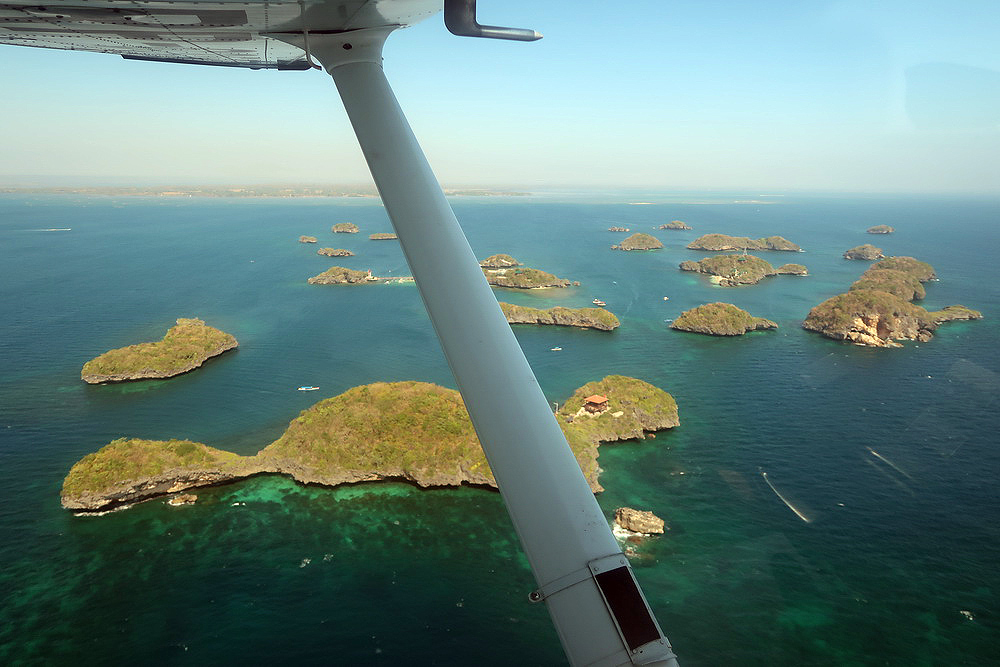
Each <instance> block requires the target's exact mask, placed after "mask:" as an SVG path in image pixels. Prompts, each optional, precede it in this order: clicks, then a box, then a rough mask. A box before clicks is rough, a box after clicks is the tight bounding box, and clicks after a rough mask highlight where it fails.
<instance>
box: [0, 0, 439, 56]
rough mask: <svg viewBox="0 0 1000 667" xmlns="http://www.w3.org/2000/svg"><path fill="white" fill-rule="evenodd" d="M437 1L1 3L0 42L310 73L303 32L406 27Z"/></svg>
mask: <svg viewBox="0 0 1000 667" xmlns="http://www.w3.org/2000/svg"><path fill="white" fill-rule="evenodd" d="M440 10H441V0H298V1H284V2H283V1H281V0H278V1H276V2H275V1H265V0H239V1H237V2H225V1H223V2H205V1H200V0H187V1H183V0H182V1H179V2H174V1H172V0H143V1H131V0H52V1H51V2H44V4H39V3H38V2H16V1H15V2H11V1H9V0H8V1H6V2H3V1H0V44H9V45H14V46H35V47H42V48H50V49H67V50H71V51H95V52H98V53H116V54H118V55H121V56H122V57H124V58H129V59H136V60H155V61H161V62H177V63H191V64H197V65H224V66H229V67H249V68H251V69H308V68H309V67H310V62H309V59H308V58H307V57H306V53H305V52H304V51H303V50H302V49H301V48H299V47H297V46H293V45H291V44H288V43H286V42H285V41H284V39H283V38H284V37H285V36H286V35H287V36H289V37H292V38H297V41H299V42H301V41H302V39H301V35H302V33H303V32H305V31H308V32H310V33H320V34H322V33H326V34H329V33H338V32H346V31H351V30H359V29H364V28H376V27H383V26H400V27H402V26H407V25H411V24H413V23H417V22H418V21H421V20H423V19H425V18H427V17H429V16H432V15H433V14H435V13H437V12H438V11H440Z"/></svg>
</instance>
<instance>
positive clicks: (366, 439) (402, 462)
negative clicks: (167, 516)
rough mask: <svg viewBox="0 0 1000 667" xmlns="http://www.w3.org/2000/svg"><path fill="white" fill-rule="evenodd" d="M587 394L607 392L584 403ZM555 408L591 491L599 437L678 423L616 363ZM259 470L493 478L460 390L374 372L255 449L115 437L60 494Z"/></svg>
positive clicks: (325, 478)
mask: <svg viewBox="0 0 1000 667" xmlns="http://www.w3.org/2000/svg"><path fill="white" fill-rule="evenodd" d="M592 394H602V395H603V396H605V397H606V398H607V399H608V400H607V402H606V403H604V404H603V405H601V406H598V407H597V408H594V407H593V406H590V407H585V399H586V398H587V397H590V396H591V395H592ZM557 420H558V422H559V424H560V426H561V427H562V429H563V432H564V433H565V434H566V437H567V440H568V441H569V443H570V447H571V449H572V450H573V453H574V455H575V456H576V458H577V461H578V462H579V463H580V467H581V469H582V470H583V471H584V474H585V475H586V477H587V480H588V482H589V484H590V486H591V488H592V489H593V490H594V491H595V492H597V491H601V490H602V489H601V486H600V484H599V483H598V474H599V473H600V468H599V466H598V465H597V456H598V451H597V447H598V445H599V444H600V443H601V442H612V441H615V440H628V439H632V438H642V437H644V436H645V433H647V432H651V431H658V430H661V429H666V428H671V427H674V426H677V425H678V424H679V423H680V421H679V419H678V414H677V403H676V402H675V401H674V399H673V397H672V396H670V394H668V393H667V392H665V391H663V390H661V389H658V388H656V387H654V386H652V385H650V384H648V383H646V382H643V381H641V380H637V379H634V378H628V377H623V376H619V375H612V376H609V377H606V378H604V379H603V380H601V381H599V382H591V383H589V384H587V385H585V386H583V387H581V388H580V389H578V390H577V391H576V392H575V393H574V394H573V396H572V397H571V398H570V399H569V400H568V401H567V402H566V403H565V404H564V405H563V406H562V408H561V409H560V410H559V412H558V414H557ZM263 473H270V474H283V475H289V476H291V477H292V478H293V479H295V480H297V481H299V482H301V483H304V484H323V485H327V486H336V485H338V484H344V483H356V482H365V481H376V480H383V479H401V480H407V481H410V482H412V483H414V484H417V485H419V486H424V487H428V486H457V485H460V484H477V485H483V486H492V487H495V486H496V482H495V480H494V478H493V474H492V472H491V471H490V469H489V465H488V464H487V462H486V458H485V456H484V455H483V451H482V448H481V447H480V445H479V442H478V440H477V438H476V435H475V431H474V430H473V428H472V423H471V421H470V420H469V417H468V413H467V412H466V410H465V404H464V403H463V402H462V398H461V396H460V395H459V394H458V392H457V391H454V390H452V389H446V388H443V387H439V386H436V385H432V384H428V383H424V382H394V383H384V382H378V383H375V384H370V385H364V386H361V387H354V388H353V389H349V390H348V391H346V392H344V393H343V394H341V395H339V396H335V397H333V398H328V399H326V400H323V401H320V402H318V403H316V404H315V405H313V406H312V407H310V408H308V409H307V410H304V411H302V412H301V413H300V414H299V416H298V417H296V418H295V419H293V420H292V422H291V423H290V424H289V426H288V429H287V430H286V431H285V433H284V434H283V435H282V436H281V437H280V438H278V439H277V440H276V441H274V442H273V443H271V444H270V445H268V446H267V447H264V448H263V449H262V450H261V451H260V452H258V453H257V454H256V455H254V456H239V455H237V454H233V453H230V452H225V451H222V450H218V449H214V448H212V447H208V446H206V445H203V444H200V443H194V442H188V441H180V440H169V441H152V440H137V439H124V438H123V439H119V440H115V441H114V442H112V443H111V444H109V445H107V446H106V447H103V448H101V449H100V450H98V451H97V452H95V453H93V454H88V455H87V456H85V457H84V458H83V459H81V460H80V461H79V462H78V463H77V464H76V465H74V466H73V467H72V468H71V469H70V471H69V474H68V475H67V476H66V479H65V481H64V482H63V488H62V504H63V507H66V508H68V509H78V510H85V511H99V510H104V509H108V508H109V507H114V506H116V505H121V504H127V503H133V502H139V501H142V500H146V499H149V498H153V497H157V496H163V495H165V494H169V493H176V492H178V491H182V490H187V489H191V488H195V487H198V486H207V485H212V484H219V483H224V482H229V481H234V480H237V479H241V478H244V477H248V476H250V475H256V474H263Z"/></svg>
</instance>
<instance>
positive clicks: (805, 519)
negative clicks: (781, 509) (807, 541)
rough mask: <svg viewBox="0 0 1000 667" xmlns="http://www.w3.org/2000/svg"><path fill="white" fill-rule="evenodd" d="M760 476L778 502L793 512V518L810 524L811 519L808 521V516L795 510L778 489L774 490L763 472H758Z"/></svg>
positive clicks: (797, 509)
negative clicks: (795, 517)
mask: <svg viewBox="0 0 1000 667" xmlns="http://www.w3.org/2000/svg"><path fill="white" fill-rule="evenodd" d="M760 476H761V477H763V478H764V481H765V482H767V485H768V486H769V487H771V490H772V491H774V495H776V496H778V500H780V501H781V502H783V503H785V505H786V506H787V507H788V509H790V510H792V511H793V512H795V516H797V517H799V518H800V519H802V520H803V521H805V522H806V523H812V519H810V518H809V517H808V516H806V514H805V513H804V512H802V511H801V510H800V509H799V508H797V507H796V506H795V505H793V504H791V503H790V502H788V499H787V498H785V496H783V495H781V491H778V489H776V488H775V486H774V484H773V483H772V482H771V480H770V479H768V477H767V473H766V472H764V471H763V470H762V471H761V472H760Z"/></svg>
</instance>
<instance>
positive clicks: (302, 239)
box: [299, 236, 318, 243]
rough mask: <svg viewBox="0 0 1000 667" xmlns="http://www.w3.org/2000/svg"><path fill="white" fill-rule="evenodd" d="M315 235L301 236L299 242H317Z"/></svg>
mask: <svg viewBox="0 0 1000 667" xmlns="http://www.w3.org/2000/svg"><path fill="white" fill-rule="evenodd" d="M317 242H318V241H317V239H316V237H315V236H300V237H299V243H317Z"/></svg>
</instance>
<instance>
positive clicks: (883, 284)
mask: <svg viewBox="0 0 1000 667" xmlns="http://www.w3.org/2000/svg"><path fill="white" fill-rule="evenodd" d="M933 279H936V275H935V272H934V268H933V267H932V266H931V265H930V264H927V263H926V262H921V261H919V260H916V259H914V258H913V257H890V258H888V259H883V260H881V261H879V262H876V263H875V264H873V265H872V266H871V267H870V268H869V269H868V270H867V271H865V273H864V274H863V275H862V276H861V278H860V279H859V280H858V281H857V282H855V283H854V284H853V285H851V289H850V291H848V292H847V293H846V294H839V295H837V296H835V297H831V298H829V299H827V300H826V301H824V302H823V303H821V304H819V305H818V306H816V307H815V308H813V309H812V310H811V311H809V315H808V316H807V317H806V319H805V321H804V322H803V323H802V326H803V328H805V329H809V330H811V331H816V332H819V333H821V334H823V335H824V336H827V337H829V338H834V339H836V340H844V341H848V342H851V343H854V344H856V345H866V346H870V347H899V346H900V345H899V343H898V342H896V341H899V340H917V341H927V340H930V339H931V338H933V336H934V333H933V332H934V330H935V329H937V327H938V326H939V325H940V324H942V323H944V322H949V321H952V320H971V319H980V318H982V313H980V312H978V311H975V310H972V309H971V308H966V307H965V306H948V307H947V308H944V309H942V310H938V311H927V310H925V309H924V308H921V307H920V306H917V305H915V304H913V303H910V299H914V298H921V297H923V296H924V288H923V285H921V284H920V283H922V282H926V281H928V280H933Z"/></svg>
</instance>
